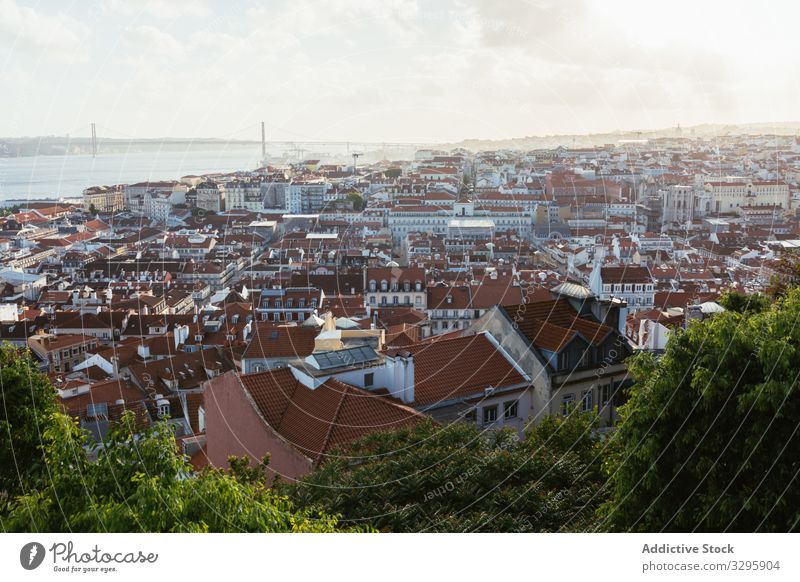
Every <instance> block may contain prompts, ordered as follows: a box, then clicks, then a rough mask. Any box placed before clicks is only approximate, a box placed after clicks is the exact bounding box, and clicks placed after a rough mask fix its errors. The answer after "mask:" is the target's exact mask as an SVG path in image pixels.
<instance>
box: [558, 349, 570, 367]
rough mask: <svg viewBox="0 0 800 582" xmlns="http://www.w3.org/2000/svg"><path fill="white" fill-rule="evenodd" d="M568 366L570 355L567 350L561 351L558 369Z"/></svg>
mask: <svg viewBox="0 0 800 582" xmlns="http://www.w3.org/2000/svg"><path fill="white" fill-rule="evenodd" d="M567 366H569V357H567V353H566V352H561V353H560V354H558V369H559V370H566V369H567Z"/></svg>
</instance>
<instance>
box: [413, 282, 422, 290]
mask: <svg viewBox="0 0 800 582" xmlns="http://www.w3.org/2000/svg"><path fill="white" fill-rule="evenodd" d="M414 289H416V290H417V291H422V282H421V281H417V282H416V283H415V284H414Z"/></svg>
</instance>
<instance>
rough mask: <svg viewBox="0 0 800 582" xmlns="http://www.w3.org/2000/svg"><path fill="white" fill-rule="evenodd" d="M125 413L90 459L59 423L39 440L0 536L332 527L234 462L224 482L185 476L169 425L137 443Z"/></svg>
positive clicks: (73, 430) (72, 431)
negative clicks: (33, 480)
mask: <svg viewBox="0 0 800 582" xmlns="http://www.w3.org/2000/svg"><path fill="white" fill-rule="evenodd" d="M135 424H136V421H135V418H134V416H133V414H132V413H126V415H125V416H123V418H122V421H121V422H119V423H118V424H116V425H114V426H112V427H111V428H110V430H109V433H108V435H107V436H106V438H105V441H104V443H103V444H102V446H100V447H99V448H97V449H95V450H93V451H91V452H92V453H93V454H94V455H96V457H97V458H96V460H92V459H90V454H89V453H90V450H89V449H88V448H87V446H86V445H87V433H86V432H85V431H82V430H80V429H79V428H78V426H77V425H76V424H75V422H74V421H73V420H72V419H71V418H69V417H67V416H65V415H63V414H61V413H55V414H53V415H52V416H51V417H50V418H49V419H48V422H47V428H46V429H45V431H44V441H45V444H44V455H45V459H46V471H45V473H44V474H43V475H42V477H41V481H40V482H39V486H38V488H36V489H35V490H32V491H29V492H28V493H26V494H25V495H21V496H19V497H17V498H15V499H13V500H12V501H10V502H9V503H8V506H7V507H6V509H5V511H4V512H3V514H2V526H3V529H4V530H6V531H20V532H22V531H37V532H39V531H48V532H61V531H77V532H239V531H246V532H329V531H334V530H335V528H336V519H335V518H332V517H328V516H325V515H322V514H319V513H317V512H312V511H297V510H295V508H294V507H293V505H292V503H291V502H290V501H289V500H288V499H287V498H286V497H282V496H280V495H277V494H275V493H274V492H273V491H272V490H271V489H269V488H268V487H267V486H266V477H265V473H264V471H263V469H260V470H257V469H255V468H250V467H248V464H247V463H246V462H243V461H236V460H234V462H233V465H234V466H235V467H236V468H237V469H236V471H235V472H234V473H235V474H234V473H231V474H226V473H224V472H222V471H221V470H218V469H205V470H203V471H202V472H200V473H199V474H198V475H194V476H193V475H192V474H191V466H190V465H189V464H188V462H187V459H186V457H184V456H183V455H180V454H178V451H177V448H176V445H175V438H174V435H173V433H172V431H171V429H170V428H169V425H168V424H166V423H164V422H159V423H158V424H156V425H155V426H154V427H153V428H152V429H150V430H148V431H147V432H145V433H144V434H137V432H136V430H135Z"/></svg>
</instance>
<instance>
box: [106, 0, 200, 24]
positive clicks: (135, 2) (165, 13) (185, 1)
mask: <svg viewBox="0 0 800 582" xmlns="http://www.w3.org/2000/svg"><path fill="white" fill-rule="evenodd" d="M108 8H109V10H110V11H112V12H116V13H118V14H122V15H125V16H146V17H148V18H158V19H163V20H173V19H176V18H185V17H206V16H209V15H210V14H211V7H210V6H209V4H208V2H206V1H204V0H111V2H110V4H109V5H108Z"/></svg>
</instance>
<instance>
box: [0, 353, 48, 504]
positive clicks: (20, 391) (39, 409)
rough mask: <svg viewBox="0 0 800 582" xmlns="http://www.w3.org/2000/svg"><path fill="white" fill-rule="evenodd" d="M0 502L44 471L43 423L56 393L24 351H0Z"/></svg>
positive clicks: (20, 490)
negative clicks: (42, 449)
mask: <svg viewBox="0 0 800 582" xmlns="http://www.w3.org/2000/svg"><path fill="white" fill-rule="evenodd" d="M0 404H2V406H0V499H2V497H3V496H6V495H15V494H17V493H20V492H22V491H24V490H25V489H26V487H28V486H29V485H30V483H31V479H32V478H33V477H34V476H35V475H36V474H37V473H39V472H41V471H42V468H43V457H42V451H41V449H40V445H41V443H42V430H43V429H44V422H43V421H44V419H46V418H48V417H49V416H50V415H51V414H53V413H54V412H55V411H56V410H57V404H56V392H55V390H54V389H53V386H52V385H51V384H50V381H49V380H48V378H47V376H46V375H45V374H43V373H42V372H40V371H39V370H38V368H37V366H36V363H35V362H34V361H33V359H32V358H31V355H30V352H29V351H27V350H18V349H16V348H14V347H13V346H11V345H10V344H8V343H5V344H3V346H2V347H0Z"/></svg>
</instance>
